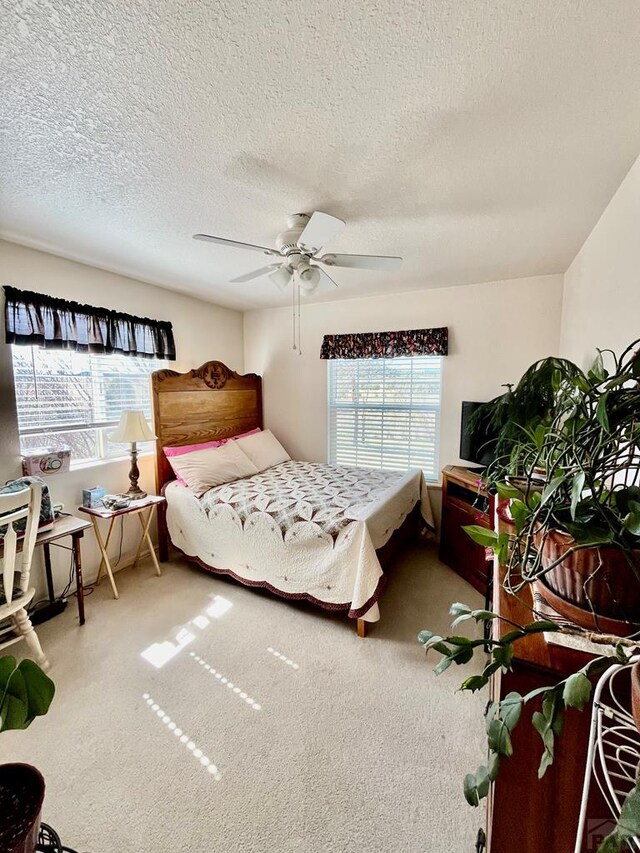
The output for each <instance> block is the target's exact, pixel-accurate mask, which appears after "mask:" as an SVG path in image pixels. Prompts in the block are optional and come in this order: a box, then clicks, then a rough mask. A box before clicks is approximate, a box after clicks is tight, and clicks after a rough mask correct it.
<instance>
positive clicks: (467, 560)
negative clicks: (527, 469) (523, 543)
mask: <svg viewBox="0 0 640 853" xmlns="http://www.w3.org/2000/svg"><path fill="white" fill-rule="evenodd" d="M491 503H492V501H491V498H490V497H489V496H488V495H487V492H486V489H485V488H484V485H483V483H482V480H481V478H480V476H479V474H478V472H477V471H473V470H472V469H469V468H463V467H462V466H458V465H448V466H447V467H446V468H445V469H444V471H443V472H442V523H441V527H440V555H439V556H440V560H441V561H442V562H443V563H445V565H447V566H449V567H450V568H452V569H453V570H454V572H457V573H458V574H459V575H461V577H463V578H464V579H465V580H467V581H469V583H470V584H471V585H472V586H473V587H475V589H477V590H478V592H481V593H482V594H483V595H486V591H487V559H486V553H485V549H484V548H483V547H482V546H481V545H477V544H476V543H475V542H474V541H473V540H472V539H471V538H470V537H469V536H467V534H466V533H465V532H464V530H463V529H462V528H463V527H464V526H465V525H469V524H477V525H480V526H481V527H486V528H488V529H490V528H491V515H490V510H491Z"/></svg>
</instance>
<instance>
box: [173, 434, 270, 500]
mask: <svg viewBox="0 0 640 853" xmlns="http://www.w3.org/2000/svg"><path fill="white" fill-rule="evenodd" d="M169 462H170V463H171V467H172V468H173V470H174V471H175V472H176V474H179V475H180V477H182V479H183V480H184V481H185V483H186V484H187V486H189V488H190V489H191V491H192V492H193V493H194V494H195V496H196V497H198V498H201V497H202V495H204V493H205V492H208V491H209V489H211V488H213V486H220V485H221V484H222V483H230V482H231V481H232V480H239V479H240V478H241V477H250V476H251V475H252V474H257V473H258V469H257V468H256V466H255V465H254V464H253V462H252V461H251V460H250V459H249V458H248V457H247V456H246V455H245V454H244V453H243V452H242V450H241V448H240V447H238V444H237V443H236V442H235V441H228V442H227V443H226V444H223V445H222V447H210V448H207V449H206V450H194V451H193V453H184V454H183V455H182V456H170V457H169Z"/></svg>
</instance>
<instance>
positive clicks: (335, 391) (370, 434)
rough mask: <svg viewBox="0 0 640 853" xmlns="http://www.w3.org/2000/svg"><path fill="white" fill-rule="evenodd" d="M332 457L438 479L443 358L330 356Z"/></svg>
mask: <svg viewBox="0 0 640 853" xmlns="http://www.w3.org/2000/svg"><path fill="white" fill-rule="evenodd" d="M328 370H329V377H328V395H329V461H330V462H331V463H332V464H336V465H356V466H360V467H365V468H381V469H384V470H392V471H406V470H408V469H409V468H422V470H423V471H424V475H425V478H426V479H427V480H437V479H438V468H439V438H440V435H439V433H440V397H441V387H442V358H441V357H440V356H433V355H426V356H408V357H400V358H375V359H336V360H332V361H329V362H328Z"/></svg>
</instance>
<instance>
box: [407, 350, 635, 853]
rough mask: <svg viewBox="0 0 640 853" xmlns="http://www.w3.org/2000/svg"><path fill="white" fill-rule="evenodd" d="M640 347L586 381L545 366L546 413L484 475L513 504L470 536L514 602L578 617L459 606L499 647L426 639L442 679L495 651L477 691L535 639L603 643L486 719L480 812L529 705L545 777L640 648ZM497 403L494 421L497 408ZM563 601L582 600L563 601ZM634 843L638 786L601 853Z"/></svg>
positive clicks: (599, 362) (517, 434) (459, 615)
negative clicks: (615, 673) (564, 738)
mask: <svg viewBox="0 0 640 853" xmlns="http://www.w3.org/2000/svg"><path fill="white" fill-rule="evenodd" d="M639 344H640V341H636V342H634V343H633V344H631V345H630V346H629V347H628V348H627V349H626V350H625V351H624V352H623V353H622V355H620V356H616V355H615V353H613V352H611V351H609V350H606V351H603V352H599V353H598V357H597V359H596V361H595V363H594V366H593V367H592V368H591V370H590V371H589V372H588V373H583V372H582V371H580V370H579V369H578V368H576V367H575V365H571V363H570V362H569V363H564V362H563V363H559V364H556V365H555V366H554V367H553V368H552V369H550V370H547V369H546V368H545V372H544V376H545V381H546V382H547V388H546V391H544V392H543V394H542V396H541V397H540V398H539V399H541V400H542V401H543V402H544V405H543V406H541V407H540V409H539V410H538V411H537V413H536V412H532V413H531V417H530V418H529V421H528V422H527V423H525V424H523V423H515V424H514V423H509V424H503V425H502V429H501V431H500V436H499V439H498V447H499V448H500V450H501V452H499V453H498V454H497V456H496V459H495V461H494V463H493V464H492V465H491V466H490V468H489V470H488V471H487V474H486V479H487V481H488V483H489V487H490V488H491V489H492V490H493V491H494V492H495V493H497V496H498V499H499V500H501V501H502V502H503V503H504V504H505V505H506V504H507V503H508V514H509V515H510V517H511V519H512V523H511V526H510V527H509V528H508V529H501V530H498V531H493V530H486V529H485V528H483V527H476V526H471V527H467V528H465V530H466V532H467V533H468V534H469V535H470V536H471V538H472V539H473V540H474V541H475V542H477V543H479V544H481V545H483V546H485V547H487V548H490V549H491V550H492V551H493V554H494V555H495V557H496V559H497V560H498V561H499V563H500V564H501V565H502V566H503V567H504V568H503V571H504V582H503V583H504V588H505V590H506V592H507V593H508V594H510V595H514V596H518V595H519V593H521V592H522V590H523V589H524V587H525V586H527V585H532V584H536V588H537V590H538V592H539V593H541V594H542V595H543V598H546V599H547V601H548V600H549V596H550V597H551V599H552V600H553V601H554V603H555V604H557V602H558V601H560V602H561V603H562V602H563V601H564V603H565V604H567V606H568V607H570V608H571V609H570V610H569V612H570V613H571V615H572V617H574V618H572V620H571V621H572V623H573V625H569V626H568V625H567V624H566V622H565V621H564V620H558V621H556V620H555V619H554V618H552V617H548V616H547V615H546V613H545V615H544V618H543V617H542V616H541V615H540V613H536V612H535V611H534V610H533V608H531V610H532V613H531V621H530V622H528V623H527V624H515V623H513V622H509V621H508V620H505V619H502V618H501V617H500V616H498V615H497V614H495V613H493V612H491V611H488V610H474V609H472V608H470V607H468V606H466V605H464V604H460V603H456V604H453V605H452V607H451V610H450V613H451V615H452V616H453V617H454V619H453V622H452V627H454V628H455V627H456V626H458V625H460V624H461V623H463V622H466V621H472V622H476V623H487V622H490V623H492V627H493V630H492V635H491V639H489V640H488V641H486V640H485V639H484V638H482V639H470V638H468V637H464V636H457V635H452V636H448V637H442V636H438V635H434V634H433V633H431V632H430V631H422V632H421V633H420V634H419V636H418V639H419V641H420V642H421V643H422V644H423V646H424V647H425V649H426V650H427V651H429V650H433V651H435V652H436V653H438V654H440V655H441V660H440V661H439V662H438V664H437V666H436V668H435V671H436V673H438V674H439V673H441V672H443V671H444V670H445V669H447V668H448V667H449V666H451V664H453V663H455V664H465V663H468V662H469V661H470V660H471V659H472V658H473V657H474V655H475V654H476V653H477V652H478V651H479V652H480V653H483V652H484V649H485V643H487V645H488V647H489V657H488V659H487V660H486V663H485V665H484V668H483V670H482V673H481V674H479V675H472V676H470V677H469V678H467V679H466V680H465V681H464V682H463V683H462V685H461V689H462V690H470V691H472V692H475V691H477V690H480V689H482V688H483V687H485V686H486V685H487V684H488V682H489V679H490V677H491V675H492V674H493V673H494V672H497V670H499V669H501V668H502V669H503V670H504V671H508V670H510V669H511V662H512V659H513V656H514V652H515V649H516V647H517V644H518V642H520V641H522V640H523V639H524V638H526V637H527V636H528V635H529V634H531V633H536V632H542V631H544V632H557V633H572V634H579V635H582V636H586V637H587V638H588V639H589V640H591V641H592V642H595V643H597V644H598V645H601V646H602V651H603V653H602V655H601V656H599V657H595V658H593V659H592V660H591V661H590V662H589V663H588V664H587V665H586V666H584V667H583V668H582V669H580V670H579V671H577V672H574V673H573V674H571V675H570V676H569V677H568V678H566V679H563V680H562V681H560V682H558V683H557V684H553V685H549V686H548V687H542V688H539V689H537V690H534V691H532V692H531V693H529V694H526V695H524V696H522V695H520V694H518V693H510V694H508V695H507V696H506V697H505V698H504V699H502V700H501V701H499V702H490V703H489V705H488V706H487V710H486V713H485V723H486V732H487V744H488V753H489V760H488V762H487V764H486V765H483V766H481V767H479V768H478V770H477V771H476V773H475V774H469V775H467V776H466V777H465V781H464V793H465V797H466V799H467V801H468V802H469V803H470V804H471V805H478V803H479V802H480V800H481V799H482V798H483V797H485V796H487V794H488V792H489V787H490V784H491V782H492V781H493V780H494V779H495V778H496V777H497V774H498V772H499V768H500V762H501V761H504V760H505V759H509V758H511V756H512V753H513V748H512V743H511V733H512V731H513V729H514V728H515V726H516V725H517V723H518V721H519V719H520V716H521V713H522V709H523V707H524V706H525V705H529V703H536V705H537V706H538V710H536V711H535V713H534V714H533V716H532V724H533V727H534V728H535V729H536V731H537V732H538V733H539V735H540V737H541V739H542V746H541V761H540V767H539V776H540V778H541V777H542V776H544V774H545V772H546V770H547V769H548V767H549V766H550V765H551V764H552V763H553V758H554V743H555V739H556V738H557V737H559V736H560V734H561V731H562V723H563V714H564V711H565V709H566V708H578V709H579V710H582V709H583V708H584V707H585V705H586V704H587V702H588V701H589V699H590V696H591V690H592V679H593V678H594V677H596V676H597V675H599V674H601V673H602V672H603V671H604V670H605V669H607V668H608V667H609V666H611V665H612V664H614V663H627V662H628V661H629V659H630V658H631V656H632V653H633V651H634V650H637V646H636V641H635V640H634V639H633V637H632V636H628V635H633V634H634V632H636V631H638V627H639V626H640V350H639V348H638V347H639ZM605 361H606V362H607V363H610V365H611V366H610V368H609V369H607V367H606V366H605ZM549 363H550V360H545V362H542V363H540V362H538V363H537V365H538V366H539V365H540V364H545V365H547V366H548V365H549ZM535 369H536V365H533V366H532V368H530V370H529V371H527V374H528V375H529V377H530V376H531V371H533V372H534V373H535ZM527 374H525V377H526V376H527ZM536 378H539V377H538V376H536ZM523 379H524V377H523ZM521 382H522V381H521ZM520 386H521V383H519V385H518V386H516V389H515V391H509V392H508V394H514V393H516V392H517V391H518V389H519V388H520ZM492 403H493V404H494V414H495V415H496V416H497V415H499V414H500V412H499V410H498V411H497V410H496V408H495V406H497V404H496V401H492ZM490 405H491V404H490ZM500 405H505V404H504V403H501V404H500ZM503 526H504V525H503ZM565 596H567V597H568V598H571V597H573V598H574V600H573V601H566V600H565ZM531 598H532V597H531ZM614 631H615V632H616V633H615V634H614V633H613V632H614ZM616 634H620V635H622V636H617V635H616ZM514 760H515V759H514ZM635 835H640V787H638V786H636V788H635V789H634V790H633V791H632V792H631V794H630V795H629V797H628V799H627V801H626V803H625V806H624V809H623V813H622V815H621V820H620V821H619V823H618V826H617V827H616V829H615V831H614V832H613V833H612V834H611V835H610V836H609V837H608V838H607V839H606V840H605V841H604V842H603V844H602V846H601V848H600V850H601V851H602V853H611V851H618V850H621V849H622V847H623V846H624V844H625V842H626V841H627V840H628V839H629V838H632V837H634V836H635Z"/></svg>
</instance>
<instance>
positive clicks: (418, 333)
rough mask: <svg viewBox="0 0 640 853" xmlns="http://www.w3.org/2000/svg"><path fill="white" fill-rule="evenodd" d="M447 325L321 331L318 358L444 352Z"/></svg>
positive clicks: (447, 342)
mask: <svg viewBox="0 0 640 853" xmlns="http://www.w3.org/2000/svg"><path fill="white" fill-rule="evenodd" d="M448 351H449V329H448V328H447V327H446V326H442V327H440V328H438V329H406V330H403V331H400V332H360V333H358V334H353V335H325V336H324V339H323V341H322V348H321V350H320V358H398V357H399V356H403V355H446V354H447V352H448Z"/></svg>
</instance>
